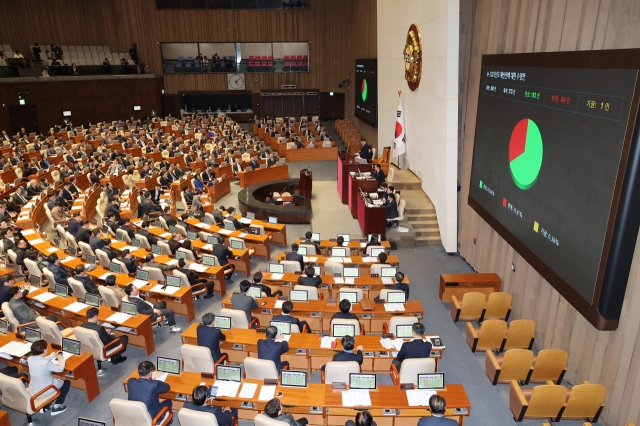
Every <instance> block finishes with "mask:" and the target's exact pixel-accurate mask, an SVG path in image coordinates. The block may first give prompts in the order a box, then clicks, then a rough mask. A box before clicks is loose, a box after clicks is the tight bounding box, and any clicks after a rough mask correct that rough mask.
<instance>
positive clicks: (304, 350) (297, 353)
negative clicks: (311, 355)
mask: <svg viewBox="0 0 640 426" xmlns="http://www.w3.org/2000/svg"><path fill="white" fill-rule="evenodd" d="M306 353H307V350H306V349H296V355H306Z"/></svg>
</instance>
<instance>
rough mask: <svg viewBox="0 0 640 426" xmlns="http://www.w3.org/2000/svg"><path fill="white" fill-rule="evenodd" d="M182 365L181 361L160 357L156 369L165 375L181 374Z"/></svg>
mask: <svg viewBox="0 0 640 426" xmlns="http://www.w3.org/2000/svg"><path fill="white" fill-rule="evenodd" d="M180 364H181V361H180V360H179V359H173V358H164V357H161V356H159V357H158V363H157V364H156V366H157V367H156V368H157V370H158V371H161V372H163V373H169V374H180Z"/></svg>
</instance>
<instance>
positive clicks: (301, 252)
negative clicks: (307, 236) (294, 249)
mask: <svg viewBox="0 0 640 426" xmlns="http://www.w3.org/2000/svg"><path fill="white" fill-rule="evenodd" d="M298 254H299V255H300V256H306V255H307V248H306V247H302V246H300V247H298Z"/></svg>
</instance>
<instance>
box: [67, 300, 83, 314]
mask: <svg viewBox="0 0 640 426" xmlns="http://www.w3.org/2000/svg"><path fill="white" fill-rule="evenodd" d="M88 307H89V305H87V304H84V303H82V302H73V303H71V304H70V305H67V306H65V307H64V308H63V310H65V311H69V312H73V313H76V314H77V313H78V312H80V311H81V310H83V309H84V308H88Z"/></svg>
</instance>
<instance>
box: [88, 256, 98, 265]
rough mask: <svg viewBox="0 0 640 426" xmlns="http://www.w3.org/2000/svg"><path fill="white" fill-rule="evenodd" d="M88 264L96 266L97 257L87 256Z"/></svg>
mask: <svg viewBox="0 0 640 426" xmlns="http://www.w3.org/2000/svg"><path fill="white" fill-rule="evenodd" d="M87 263H88V264H89V265H95V264H96V257H95V256H93V255H90V254H88V255H87Z"/></svg>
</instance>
